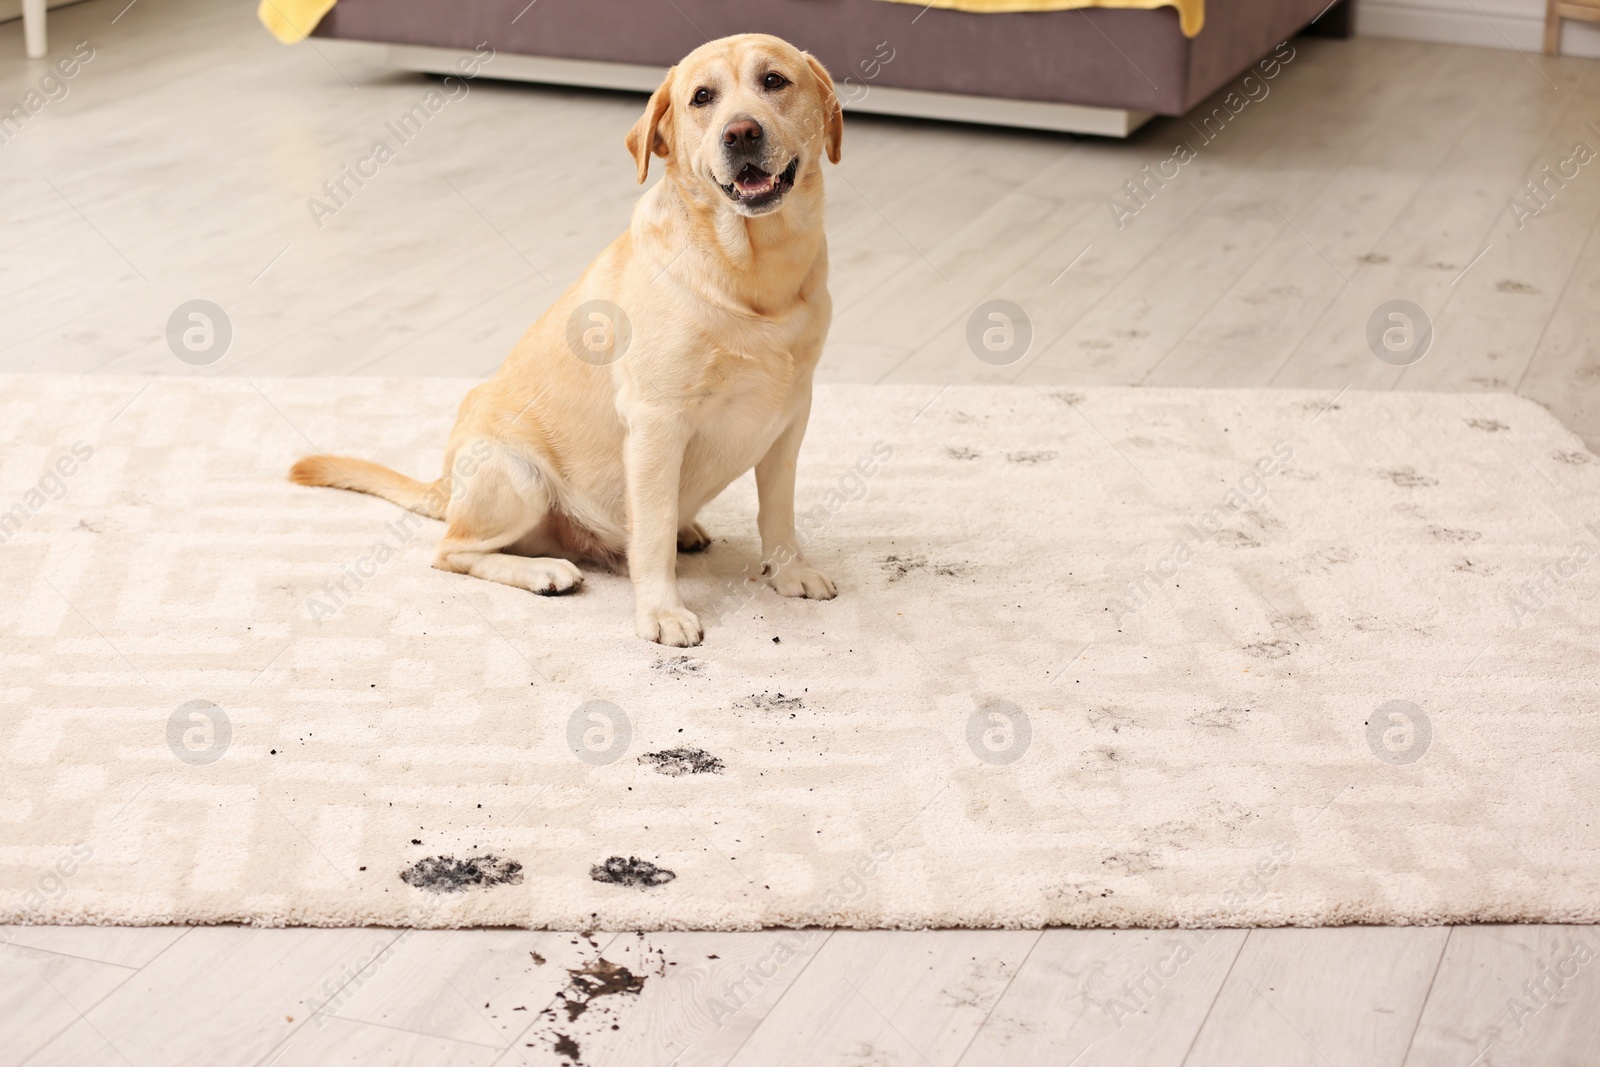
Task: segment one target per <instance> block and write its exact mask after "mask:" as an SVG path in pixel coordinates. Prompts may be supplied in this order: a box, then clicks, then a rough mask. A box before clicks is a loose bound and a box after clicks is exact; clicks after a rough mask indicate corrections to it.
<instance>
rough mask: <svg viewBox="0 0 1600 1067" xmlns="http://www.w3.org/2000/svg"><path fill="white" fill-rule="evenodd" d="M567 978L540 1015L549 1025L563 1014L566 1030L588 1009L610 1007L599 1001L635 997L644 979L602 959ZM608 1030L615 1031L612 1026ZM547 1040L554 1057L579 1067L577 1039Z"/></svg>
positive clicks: (554, 1037)
mask: <svg viewBox="0 0 1600 1067" xmlns="http://www.w3.org/2000/svg"><path fill="white" fill-rule="evenodd" d="M663 973H664V968H663ZM567 976H568V982H567V988H566V989H563V990H562V991H561V992H560V993H558V994H556V1003H555V1004H554V1005H553V1006H551V1007H548V1008H546V1009H545V1010H544V1011H543V1012H541V1013H540V1014H542V1015H544V1016H545V1017H546V1018H548V1019H551V1020H553V1021H559V1020H560V1015H561V1013H562V1012H565V1013H566V1022H567V1024H568V1025H569V1026H570V1025H571V1024H572V1023H575V1022H577V1021H578V1020H579V1019H580V1018H582V1017H583V1015H584V1014H585V1013H586V1012H588V1011H589V1009H590V1008H597V1009H604V1008H607V1007H608V1006H610V1005H608V1004H605V1003H601V1004H596V1001H599V1000H600V999H601V998H602V997H637V996H638V995H639V994H640V993H641V992H643V991H644V983H645V978H646V976H645V975H643V974H635V973H634V972H633V971H631V970H629V969H628V968H627V967H624V966H622V965H621V964H619V963H612V962H611V961H610V960H608V959H606V958H605V957H604V956H600V957H598V958H596V959H595V960H594V961H593V962H591V963H587V964H585V965H584V966H582V967H578V968H570V967H569V968H568V969H567ZM605 1017H606V1018H615V1015H614V1014H609V1013H608V1014H607V1016H605ZM611 1029H613V1030H615V1029H617V1026H616V1024H615V1023H613V1024H612V1026H611ZM550 1037H551V1040H552V1041H553V1045H552V1048H553V1050H554V1051H555V1053H556V1055H558V1056H561V1057H564V1058H565V1059H566V1060H567V1062H568V1063H569V1064H571V1065H572V1067H580V1065H581V1064H582V1062H583V1061H582V1054H583V1050H582V1047H581V1046H580V1045H579V1044H578V1040H577V1038H575V1037H573V1035H572V1034H570V1033H553V1034H551V1035H550Z"/></svg>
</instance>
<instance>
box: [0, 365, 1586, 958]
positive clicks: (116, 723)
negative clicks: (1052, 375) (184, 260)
mask: <svg viewBox="0 0 1600 1067" xmlns="http://www.w3.org/2000/svg"><path fill="white" fill-rule="evenodd" d="M465 388H466V383H463V382H461V381H419V380H405V381H380V380H292V381H285V380H265V379H264V380H261V381H258V382H255V383H251V382H246V381H239V380H224V379H212V380H179V379H173V380H159V381H155V382H149V383H147V382H145V381H142V380H132V379H109V378H101V379H94V378H50V377H39V378H25V377H18V378H5V379H0V589H3V590H4V593H3V597H0V768H3V781H0V921H3V922H10V923H15V922H67V923H161V922H175V921H181V922H220V921H244V922H253V923H262V924H284V923H302V924H318V925H322V924H328V925H340V924H362V923H378V924H394V925H404V924H411V925H423V926H452V925H469V924H494V925H514V926H534V927H554V928H566V929H587V928H672V927H702V928H745V927H755V926H761V925H785V924H822V925H845V926H924V925H973V926H1017V925H1028V926H1031V925H1040V924H1085V925H1172V924H1185V925H1214V926H1241V925H1256V924H1268V925H1271V924H1290V923H1295V924H1319V923H1342V922H1375V923H1401V922H1462V921H1472V920H1496V921H1534V922H1541V921H1543V922H1597V921H1600V819H1597V817H1596V816H1597V803H1596V790H1595V764H1596V753H1597V752H1600V706H1597V705H1600V700H1597V696H1596V694H1597V687H1596V682H1597V680H1600V678H1597V665H1600V626H1597V625H1596V623H1597V621H1600V620H1597V618H1596V615H1597V611H1596V608H1597V601H1600V598H1597V592H1596V590H1597V581H1596V579H1597V574H1600V562H1597V561H1600V547H1597V541H1600V462H1597V461H1596V460H1595V458H1594V457H1593V456H1591V455H1590V454H1589V453H1588V452H1587V451H1585V450H1584V449H1583V447H1582V445H1581V444H1580V443H1579V442H1578V441H1577V439H1576V438H1574V437H1573V436H1572V435H1571V434H1569V433H1568V432H1566V431H1565V430H1564V429H1563V428H1562V427H1560V426H1559V425H1558V424H1557V423H1556V422H1555V421H1554V420H1553V419H1552V418H1551V417H1550V416H1549V415H1547V414H1546V413H1545V412H1544V411H1543V410H1542V409H1540V408H1538V407H1536V406H1534V405H1532V404H1530V403H1527V402H1524V401H1521V400H1518V399H1515V398H1511V397H1504V396H1497V395H1473V396H1471V397H1465V396H1461V395H1455V394H1452V395H1425V394H1415V393H1383V394H1375V393H1345V394H1343V395H1341V396H1339V397H1337V398H1335V397H1333V396H1332V395H1331V394H1324V393H1315V394H1313V393H1300V392H1285V391H1264V390H1262V391H1176V390H1116V389H1107V390H1084V391H1080V392H1068V391H1063V390H1032V389H1027V390H1023V389H995V388H976V387H974V388H966V387H951V388H948V389H943V390H941V389H939V388H938V387H934V386H930V387H892V388H891V387H865V386H835V387H825V388H821V389H820V390H819V395H818V399H817V403H816V406H815V414H814V417H813V423H812V428H811V432H810V435H809V438H808V441H807V443H806V446H805V449H804V451H803V453H802V465H801V477H800V490H799V507H800V511H801V513H802V519H801V529H802V535H803V537H804V538H805V539H806V540H807V541H808V544H809V546H810V547H809V549H808V551H809V554H810V555H811V557H812V558H813V560H814V561H815V562H816V563H817V564H818V565H819V566H821V567H822V568H823V569H824V570H825V571H827V572H828V573H830V574H831V575H832V576H833V577H834V578H835V579H837V580H838V582H839V584H840V588H841V595H840V597H839V599H837V600H835V601H833V602H829V603H810V602H795V601H784V600H780V599H779V598H777V597H776V596H775V595H773V594H772V593H771V592H770V591H769V590H767V589H765V587H763V586H758V585H756V584H754V583H748V582H746V581H745V580H744V579H745V577H746V575H747V573H748V572H749V571H750V570H752V569H753V568H754V567H755V566H756V559H757V542H756V538H755V530H754V513H755V503H754V498H755V492H754V484H753V481H752V480H751V479H748V478H747V479H741V480H740V481H738V482H736V483H735V485H734V486H733V487H732V488H731V489H730V490H729V491H728V492H727V493H726V494H724V496H723V498H721V499H720V500H718V501H717V502H716V503H715V504H714V505H713V506H712V507H711V508H710V509H708V511H707V513H706V514H704V515H703V516H702V521H703V524H704V525H705V526H706V528H707V529H708V530H709V532H710V533H711V535H712V537H713V538H714V543H713V545H712V547H711V549H710V550H709V551H708V552H706V553H705V554H703V555H696V556H684V557H682V558H681V561H680V568H679V569H680V574H681V575H682V578H683V587H684V591H685V597H686V599H687V601H688V603H689V605H690V606H691V607H692V608H694V609H695V610H696V611H698V612H699V613H700V614H701V617H702V618H703V619H704V620H705V621H706V623H707V635H706V643H705V644H704V646H702V647H700V648H696V649H690V650H683V651H677V650H667V649H662V648H659V647H656V646H652V645H648V644H645V643H643V642H641V641H639V640H638V639H636V638H635V637H634V636H633V634H632V609H631V595H630V590H629V588H628V585H627V582H626V579H625V578H623V577H621V576H618V575H614V574H607V573H603V572H596V571H594V570H592V569H591V570H590V571H589V572H588V579H587V583H586V585H585V587H584V589H583V590H582V592H581V593H579V594H577V595H574V596H568V597H561V598H541V597H537V596H533V595H531V594H528V593H525V592H521V591H518V590H515V589H511V588H507V587H503V586H498V585H492V584H490V583H486V582H482V581H477V580H474V579H471V578H466V577H461V576H456V575H447V574H444V573H442V572H439V571H436V570H433V569H431V568H430V567H429V565H428V561H429V560H430V558H431V554H432V550H433V544H434V541H435V540H436V538H437V535H438V531H439V529H440V526H439V524H437V523H435V522H432V521H429V520H422V519H416V518H414V517H409V516H406V515H405V514H404V513H402V512H400V511H398V510H397V509H395V508H393V507H392V506H390V505H388V504H385V503H383V502H381V501H377V500H374V499H371V498H366V497H360V496H357V495H354V494H348V493H338V492H334V491H330V490H312V489H305V488H300V487H296V486H292V485H290V484H288V483H287V482H286V481H285V480H284V472H285V470H286V468H287V467H288V465H289V463H290V462H291V461H292V460H293V459H294V458H295V457H297V456H299V455H303V454H307V453H309V452H312V451H314V450H326V451H329V452H339V453H348V454H354V455H360V456H365V457H370V458H373V459H377V460H379V461H381V462H385V463H388V464H390V465H392V466H394V467H396V468H398V469H401V470H404V471H407V472H408V473H411V474H414V475H421V476H425V477H432V476H433V475H434V474H435V473H436V472H437V470H438V464H439V449H440V447H441V445H442V442H443V440H444V438H445V435H446V433H447V431H448V428H449V425H450V421H451V418H452V415H453V412H454V410H455V406H456V404H457V403H458V401H459V399H460V397H461V395H462V393H463V392H464V390H465Z"/></svg>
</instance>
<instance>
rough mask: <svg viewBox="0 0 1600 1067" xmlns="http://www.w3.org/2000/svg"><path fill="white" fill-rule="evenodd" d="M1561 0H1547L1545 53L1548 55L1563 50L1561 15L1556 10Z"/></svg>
mask: <svg viewBox="0 0 1600 1067" xmlns="http://www.w3.org/2000/svg"><path fill="white" fill-rule="evenodd" d="M1560 2H1561V0H1545V5H1544V54H1545V55H1547V56H1553V55H1558V54H1559V53H1560V52H1561V15H1560V14H1559V13H1558V12H1557V11H1556V5H1557V4H1559V3H1560Z"/></svg>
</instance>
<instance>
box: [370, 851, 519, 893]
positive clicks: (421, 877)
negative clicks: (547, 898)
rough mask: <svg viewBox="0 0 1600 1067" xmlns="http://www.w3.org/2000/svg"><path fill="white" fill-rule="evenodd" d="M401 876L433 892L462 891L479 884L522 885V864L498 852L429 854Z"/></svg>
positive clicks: (418, 886)
mask: <svg viewBox="0 0 1600 1067" xmlns="http://www.w3.org/2000/svg"><path fill="white" fill-rule="evenodd" d="M400 880H401V881H402V882H404V883H406V885H409V886H414V887H415V888H417V889H425V890H427V891H428V892H430V893H462V892H465V891H466V890H468V889H474V888H477V887H478V886H484V887H489V886H497V885H521V884H522V864H520V863H518V862H517V861H516V860H508V859H502V858H501V857H499V856H495V855H483V856H468V857H467V858H466V859H464V860H458V859H456V858H455V857H454V856H428V857H425V858H423V859H420V860H418V861H417V862H416V863H414V864H412V865H411V866H410V867H407V868H406V869H405V870H403V871H401V872H400Z"/></svg>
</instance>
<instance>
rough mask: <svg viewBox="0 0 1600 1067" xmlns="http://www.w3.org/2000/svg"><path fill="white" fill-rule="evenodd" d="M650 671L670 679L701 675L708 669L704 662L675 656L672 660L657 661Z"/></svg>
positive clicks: (651, 665)
mask: <svg viewBox="0 0 1600 1067" xmlns="http://www.w3.org/2000/svg"><path fill="white" fill-rule="evenodd" d="M650 669H651V670H653V671H656V672H658V673H660V674H665V675H666V676H667V677H669V678H685V677H687V676H689V675H691V674H699V673H700V672H701V671H703V670H705V669H706V664H705V661H704V660H699V659H693V658H691V657H689V656H673V657H671V658H670V659H658V660H656V661H655V662H654V663H652V664H650Z"/></svg>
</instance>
